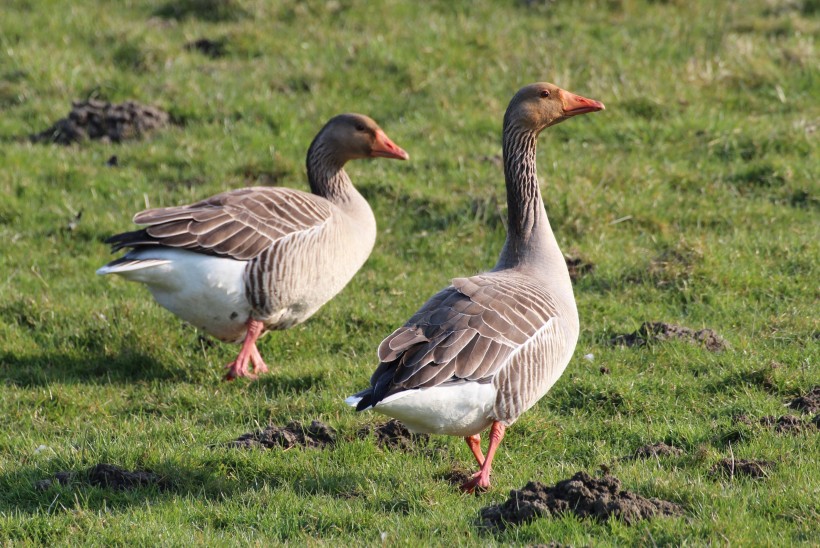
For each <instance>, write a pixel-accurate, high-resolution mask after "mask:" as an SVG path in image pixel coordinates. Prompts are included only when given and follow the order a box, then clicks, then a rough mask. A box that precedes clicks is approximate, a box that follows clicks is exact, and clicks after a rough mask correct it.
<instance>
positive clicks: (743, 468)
mask: <svg viewBox="0 0 820 548" xmlns="http://www.w3.org/2000/svg"><path fill="white" fill-rule="evenodd" d="M773 466H774V463H773V462H771V461H768V460H760V459H751V460H747V459H740V460H736V459H722V460H720V461H718V462H717V463H716V464H715V465H714V466H713V467H712V470H711V471H710V472H711V474H712V475H713V476H728V477H729V478H732V477H734V476H748V477H750V478H764V477H766V476H767V475H768V474H769V470H770V469H771V468H772V467H773Z"/></svg>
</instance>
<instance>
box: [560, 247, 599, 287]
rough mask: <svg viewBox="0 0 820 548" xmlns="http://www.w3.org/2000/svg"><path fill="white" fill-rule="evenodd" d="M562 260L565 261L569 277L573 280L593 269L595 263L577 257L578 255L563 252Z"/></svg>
mask: <svg viewBox="0 0 820 548" xmlns="http://www.w3.org/2000/svg"><path fill="white" fill-rule="evenodd" d="M564 260H565V261H566V263H567V269H568V270H569V277H570V279H571V280H572V281H573V282H576V281H578V280H579V279H580V278H581V276H585V275H587V274H589V273H591V272H592V271H593V270H595V265H594V264H592V263H591V262H589V261H587V260H585V259H583V258H582V257H579V256H578V255H567V254H564Z"/></svg>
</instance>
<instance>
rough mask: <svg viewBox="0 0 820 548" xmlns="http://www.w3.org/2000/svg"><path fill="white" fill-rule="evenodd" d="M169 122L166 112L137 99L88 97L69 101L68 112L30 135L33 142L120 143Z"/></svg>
mask: <svg viewBox="0 0 820 548" xmlns="http://www.w3.org/2000/svg"><path fill="white" fill-rule="evenodd" d="M167 124H168V113H167V112H165V111H164V110H161V109H159V108H157V107H153V106H150V105H143V104H140V103H137V102H136V101H126V102H124V103H121V104H112V103H108V102H106V101H98V100H96V99H89V100H87V101H75V102H74V103H72V108H71V112H69V113H68V116H67V117H65V118H61V119H60V120H57V122H55V123H54V125H53V126H51V127H50V128H48V129H47V130H45V131H43V132H40V133H36V134H34V135H32V136H31V140H32V141H33V142H35V143H40V142H45V143H57V144H60V145H70V144H72V143H79V142H81V141H85V140H87V139H99V140H102V141H110V142H115V143H119V142H121V141H126V140H128V139H137V138H139V137H142V136H143V135H145V134H146V133H149V132H151V131H153V130H155V129H158V128H161V127H163V126H165V125H167Z"/></svg>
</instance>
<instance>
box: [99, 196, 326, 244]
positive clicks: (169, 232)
mask: <svg viewBox="0 0 820 548" xmlns="http://www.w3.org/2000/svg"><path fill="white" fill-rule="evenodd" d="M332 207H333V206H332V204H331V203H330V202H328V201H327V200H325V199H324V198H322V197H320V196H315V195H313V194H309V193H307V192H301V191H299V190H293V189H289V188H269V187H252V188H244V189H241V190H233V191H229V192H223V193H221V194H217V195H215V196H212V197H210V198H208V199H206V200H202V201H201V202H197V203H195V204H190V205H185V206H178V207H163V208H156V209H148V210H145V211H142V212H140V213H137V214H136V215H135V216H134V222H135V223H137V224H141V225H147V226H146V227H145V228H143V229H141V230H136V231H133V232H125V233H123V234H117V235H116V236H112V237H111V238H109V239H108V240H106V243H109V244H111V246H112V251H117V250H119V249H122V248H127V247H141V246H152V245H162V246H167V247H176V248H182V249H188V250H191V251H196V252H199V253H206V254H211V255H219V256H227V257H231V258H233V259H237V260H249V259H252V258H254V257H256V256H257V255H259V253H261V252H262V251H263V250H265V249H267V248H269V247H270V246H271V245H272V244H273V243H274V242H276V241H277V240H279V239H281V238H284V237H285V236H289V235H295V234H298V233H300V232H307V231H310V230H311V229H316V228H319V227H321V226H322V225H324V224H325V223H326V222H327V221H328V219H329V218H330V217H331V215H332V213H333V209H332Z"/></svg>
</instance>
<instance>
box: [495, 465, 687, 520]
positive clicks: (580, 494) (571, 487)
mask: <svg viewBox="0 0 820 548" xmlns="http://www.w3.org/2000/svg"><path fill="white" fill-rule="evenodd" d="M566 512H574V513H575V514H576V515H577V516H579V517H581V518H587V517H590V518H594V519H596V520H599V521H606V520H607V519H608V518H610V517H615V518H618V519H621V520H623V522H624V523H626V524H627V525H634V524H635V523H636V522H638V521H639V520H641V519H649V518H652V517H656V516H678V515H682V514H683V508H682V507H681V506H679V505H678V504H675V503H672V502H669V501H665V500H660V499H656V498H651V499H647V498H644V497H642V496H640V495H638V494H636V493H632V492H630V491H622V490H621V482H620V480H619V479H618V478H616V477H614V476H608V475H607V476H604V477H603V478H600V479H595V478H592V477H591V476H590V475H589V474H587V473H585V472H578V473H576V474H575V475H574V476H573V477H572V478H570V479H568V480H563V481H559V482H558V483H556V484H555V485H554V486H548V485H545V484H543V483H541V482H530V483H528V484H527V485H526V486H525V487H524V488H523V489H521V490H520V491H516V490H513V491H510V498H509V499H507V501H506V502H504V503H503V504H499V505H493V506H488V507H487V508H484V509H482V510H481V518H480V520H481V524H482V525H483V526H484V527H487V528H491V529H504V528H505V527H507V526H508V525H516V524H519V523H524V522H528V521H532V520H533V519H535V518H539V517H545V516H550V515H558V514H563V513H566Z"/></svg>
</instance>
